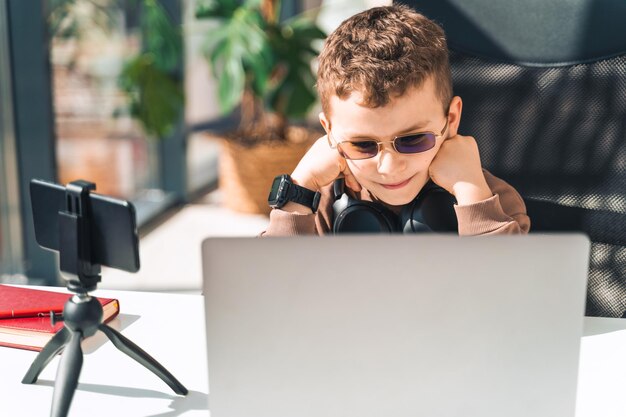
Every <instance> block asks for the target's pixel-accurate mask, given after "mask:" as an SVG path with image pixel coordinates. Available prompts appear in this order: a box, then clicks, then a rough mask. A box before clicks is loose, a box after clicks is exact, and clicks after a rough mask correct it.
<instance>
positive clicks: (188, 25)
mask: <svg viewBox="0 0 626 417" xmlns="http://www.w3.org/2000/svg"><path fill="white" fill-rule="evenodd" d="M195 10H196V2H195V1H193V0H190V1H187V2H185V9H184V18H183V23H184V28H185V32H184V42H185V97H186V103H185V122H186V123H187V125H188V126H190V127H191V130H192V131H193V130H194V128H195V129H196V130H202V127H203V125H206V123H207V122H210V121H213V120H216V119H219V118H220V117H222V114H221V112H220V110H219V107H218V105H217V101H216V100H215V97H216V96H217V83H216V82H215V80H214V79H213V77H212V76H211V72H210V69H209V65H208V63H207V61H206V59H205V57H204V56H203V55H202V45H203V43H204V42H206V33H207V31H208V30H209V29H210V27H211V25H212V24H213V22H210V21H209V20H207V19H196V18H195ZM219 150H220V146H219V140H218V138H216V137H215V136H212V135H210V134H208V133H204V132H199V131H198V132H192V133H191V134H190V135H189V137H188V138H187V191H188V192H191V193H193V192H195V191H198V190H199V189H202V188H204V187H206V186H207V185H209V184H212V183H213V182H215V180H216V179H217V158H218V155H219Z"/></svg>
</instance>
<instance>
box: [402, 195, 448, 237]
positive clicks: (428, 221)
mask: <svg viewBox="0 0 626 417" xmlns="http://www.w3.org/2000/svg"><path fill="white" fill-rule="evenodd" d="M455 204H456V199H455V198H454V196H453V195H452V194H450V193H448V192H447V191H446V190H444V189H443V188H441V187H439V186H438V185H435V184H431V183H429V184H427V186H426V187H424V189H423V190H422V192H420V193H419V194H418V196H417V197H416V198H415V200H413V202H412V203H411V204H409V205H408V206H406V207H404V208H403V210H402V212H401V213H400V226H401V228H402V232H403V233H423V232H458V230H459V225H458V221H457V218H456V212H455V211H454V205H455Z"/></svg>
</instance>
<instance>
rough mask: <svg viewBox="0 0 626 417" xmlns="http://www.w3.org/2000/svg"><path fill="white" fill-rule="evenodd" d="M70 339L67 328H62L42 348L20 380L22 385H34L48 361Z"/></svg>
mask: <svg viewBox="0 0 626 417" xmlns="http://www.w3.org/2000/svg"><path fill="white" fill-rule="evenodd" d="M69 339H70V332H69V330H67V328H65V327H63V328H62V329H61V330H59V332H58V333H57V334H55V335H54V337H53V338H52V339H50V341H49V342H48V343H46V345H45V346H44V347H43V349H42V350H41V352H39V354H38V355H37V357H36V358H35V360H34V361H33V363H32V364H31V365H30V368H28V371H27V372H26V375H24V378H22V384H34V383H35V382H36V381H37V378H38V377H39V374H40V373H41V371H43V369H44V368H45V367H46V365H48V364H49V363H50V361H51V360H52V359H53V358H54V357H55V356H56V354H57V353H59V352H60V351H61V349H63V346H65V344H66V343H67V341H68V340H69Z"/></svg>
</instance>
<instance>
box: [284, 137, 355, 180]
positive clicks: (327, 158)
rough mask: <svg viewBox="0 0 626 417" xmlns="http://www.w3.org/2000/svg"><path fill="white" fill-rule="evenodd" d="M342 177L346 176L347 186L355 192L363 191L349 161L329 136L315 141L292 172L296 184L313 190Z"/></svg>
mask: <svg viewBox="0 0 626 417" xmlns="http://www.w3.org/2000/svg"><path fill="white" fill-rule="evenodd" d="M341 177H343V178H345V184H346V186H347V187H349V188H350V189H352V190H353V191H355V192H359V191H361V185H360V184H359V183H358V182H357V180H356V178H354V175H352V172H351V171H350V168H348V163H347V161H346V160H345V159H344V158H343V157H342V156H341V155H340V154H339V151H338V150H337V149H333V148H331V147H330V143H329V141H328V138H327V136H322V137H321V138H319V139H318V140H317V141H315V143H314V144H313V146H311V148H310V149H309V150H308V151H307V153H306V154H305V155H304V157H302V159H301V160H300V162H299V163H298V166H296V169H295V170H294V171H293V173H292V174H291V179H292V180H293V181H294V182H295V183H296V184H298V185H300V186H302V187H305V188H308V189H309V190H313V191H319V190H320V189H321V188H322V187H325V186H326V185H328V184H330V183H332V182H333V181H335V180H336V179H337V178H341Z"/></svg>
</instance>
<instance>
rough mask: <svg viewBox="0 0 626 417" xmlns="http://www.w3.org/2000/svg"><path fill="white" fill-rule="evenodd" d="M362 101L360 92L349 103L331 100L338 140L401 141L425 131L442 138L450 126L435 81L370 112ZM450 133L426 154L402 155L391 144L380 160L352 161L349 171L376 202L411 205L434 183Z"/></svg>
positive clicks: (330, 123)
mask: <svg viewBox="0 0 626 417" xmlns="http://www.w3.org/2000/svg"><path fill="white" fill-rule="evenodd" d="M361 102H362V96H361V94H360V93H359V92H354V93H352V94H351V95H350V96H349V97H348V98H347V99H345V100H342V99H340V98H338V97H337V96H333V97H331V99H330V103H329V104H330V108H331V109H332V114H331V115H330V120H329V125H330V128H331V131H332V136H333V138H334V139H335V140H336V141H346V140H363V139H375V140H378V141H390V140H392V139H393V138H394V137H395V136H399V135H403V134H407V133H415V132H425V131H428V132H435V133H437V134H439V133H440V132H441V129H442V128H443V127H444V124H445V122H446V115H445V113H444V111H443V108H442V105H441V101H440V99H439V98H438V96H437V94H436V92H435V83H434V82H433V80H432V79H428V80H426V82H425V83H424V84H423V85H422V86H421V87H419V88H412V89H410V90H407V91H406V92H405V94H404V95H402V96H401V97H397V98H394V99H392V100H391V101H390V102H389V103H388V104H387V105H386V106H384V107H378V108H369V107H365V106H363V105H361V104H360V103H361ZM446 134H447V132H445V133H444V136H443V137H441V136H440V137H438V138H437V143H436V144H435V147H434V148H432V149H430V150H428V151H425V152H422V153H417V154H400V153H397V152H396V151H395V150H394V149H393V145H392V144H391V143H386V144H384V145H383V149H382V150H381V152H379V153H378V155H376V156H375V157H373V158H370V159H362V160H348V166H349V167H350V170H351V171H352V173H353V174H354V176H355V178H356V179H357V181H358V182H359V184H361V186H362V187H364V188H366V189H367V190H368V191H369V192H370V193H371V194H372V195H373V196H374V197H375V198H377V199H379V200H381V201H383V202H385V203H387V204H389V205H393V206H397V205H403V204H407V203H409V202H410V201H411V200H413V199H414V198H415V196H417V194H418V193H419V191H420V190H421V189H422V187H423V186H424V185H425V184H426V182H428V179H429V176H428V167H429V166H430V163H431V162H432V160H433V158H434V157H435V155H436V154H437V152H438V151H439V148H440V147H441V143H442V142H443V140H444V138H445V137H446Z"/></svg>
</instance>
